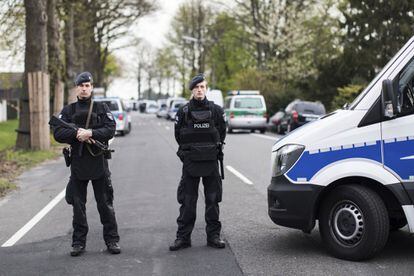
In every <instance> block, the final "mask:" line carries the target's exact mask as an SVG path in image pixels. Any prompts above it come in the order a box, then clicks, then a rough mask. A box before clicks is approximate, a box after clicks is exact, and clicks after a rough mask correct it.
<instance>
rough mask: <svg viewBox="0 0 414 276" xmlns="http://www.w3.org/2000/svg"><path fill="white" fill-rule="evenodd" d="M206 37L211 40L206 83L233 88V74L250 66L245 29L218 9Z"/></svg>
mask: <svg viewBox="0 0 414 276" xmlns="http://www.w3.org/2000/svg"><path fill="white" fill-rule="evenodd" d="M208 38H209V39H210V40H212V41H213V43H212V46H211V48H210V51H209V53H208V56H207V62H206V65H207V66H208V68H209V69H210V78H209V80H210V81H209V86H210V87H213V88H218V89H221V90H222V91H227V90H231V89H236V88H237V87H235V86H234V76H235V75H236V74H237V73H238V72H240V71H241V70H245V69H247V68H249V67H252V66H254V55H253V54H252V52H251V51H249V42H248V33H247V32H246V31H245V30H244V29H243V27H242V26H241V25H240V24H238V22H237V21H236V19H235V18H233V17H231V16H230V15H229V14H227V13H225V12H222V13H220V14H219V15H218V16H217V17H216V18H215V19H214V22H213V23H212V24H211V25H210V26H209V28H208Z"/></svg>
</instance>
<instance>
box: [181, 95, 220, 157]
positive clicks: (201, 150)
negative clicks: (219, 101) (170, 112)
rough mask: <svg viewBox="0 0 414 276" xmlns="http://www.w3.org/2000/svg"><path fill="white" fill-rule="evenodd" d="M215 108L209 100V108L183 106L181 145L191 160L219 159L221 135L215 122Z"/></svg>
mask: <svg viewBox="0 0 414 276" xmlns="http://www.w3.org/2000/svg"><path fill="white" fill-rule="evenodd" d="M213 110H214V103H213V102H209V104H208V109H207V108H206V109H204V110H192V108H191V105H190V104H187V105H185V106H184V107H183V112H184V126H183V127H182V128H181V129H180V146H181V149H182V150H184V151H185V152H186V157H187V158H188V159H189V160H190V161H213V160H217V155H218V147H217V145H218V143H219V142H220V135H219V132H218V130H217V128H216V126H215V123H214V114H213Z"/></svg>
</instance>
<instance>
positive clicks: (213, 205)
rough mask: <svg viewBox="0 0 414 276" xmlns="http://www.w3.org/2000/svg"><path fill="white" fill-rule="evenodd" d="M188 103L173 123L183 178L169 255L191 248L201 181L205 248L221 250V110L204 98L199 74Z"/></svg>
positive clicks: (223, 132)
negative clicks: (175, 237)
mask: <svg viewBox="0 0 414 276" xmlns="http://www.w3.org/2000/svg"><path fill="white" fill-rule="evenodd" d="M189 88H190V90H191V91H192V99H191V100H190V102H189V103H188V104H186V105H185V106H183V107H181V108H180V109H179V110H178V112H177V116H176V120H175V139H176V140H177V143H178V144H179V149H178V152H177V155H178V156H179V157H180V159H181V161H182V162H183V174H182V177H181V181H180V184H179V187H178V191H177V199H178V202H179V203H180V204H181V207H180V215H179V216H178V218H177V224H178V230H177V239H176V240H175V241H174V243H173V244H172V245H171V246H170V250H171V251H175V250H179V249H181V248H187V247H190V246H191V232H192V230H193V228H194V223H195V220H196V207H197V198H198V185H199V182H200V178H202V180H203V185H204V196H205V204H206V209H205V221H206V224H207V225H206V233H207V245H208V246H211V247H214V248H224V247H225V245H226V244H225V243H224V241H223V240H221V239H220V230H221V223H220V221H219V205H218V203H219V202H221V197H222V183H221V177H220V174H219V169H218V162H217V161H218V156H219V154H220V151H219V147H220V146H221V145H222V144H223V143H224V139H225V137H226V126H225V121H224V116H225V115H224V112H223V109H222V108H221V107H220V106H218V105H216V104H214V103H213V102H210V101H208V100H207V98H206V89H207V82H206V80H205V77H204V75H203V74H199V75H197V76H195V77H194V78H193V79H192V80H191V81H190V85H189Z"/></svg>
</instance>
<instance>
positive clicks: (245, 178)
mask: <svg viewBox="0 0 414 276" xmlns="http://www.w3.org/2000/svg"><path fill="white" fill-rule="evenodd" d="M226 169H227V170H229V171H230V172H231V173H232V174H234V175H235V176H237V177H238V178H240V180H241V181H243V182H244V183H246V184H247V185H253V182H251V181H250V180H249V179H248V178H247V177H245V176H244V175H242V174H241V173H239V172H238V171H237V170H236V169H234V168H233V167H232V166H226Z"/></svg>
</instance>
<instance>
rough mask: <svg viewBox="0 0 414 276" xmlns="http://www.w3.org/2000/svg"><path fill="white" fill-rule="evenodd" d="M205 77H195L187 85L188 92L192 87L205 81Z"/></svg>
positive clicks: (199, 75) (201, 75)
mask: <svg viewBox="0 0 414 276" xmlns="http://www.w3.org/2000/svg"><path fill="white" fill-rule="evenodd" d="M205 80H206V77H205V76H204V74H203V73H201V74H198V75H196V76H195V77H194V78H193V79H192V80H191V81H190V83H189V85H188V87H189V88H190V90H193V89H194V87H195V86H196V85H197V84H199V83H200V82H202V81H205Z"/></svg>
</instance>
